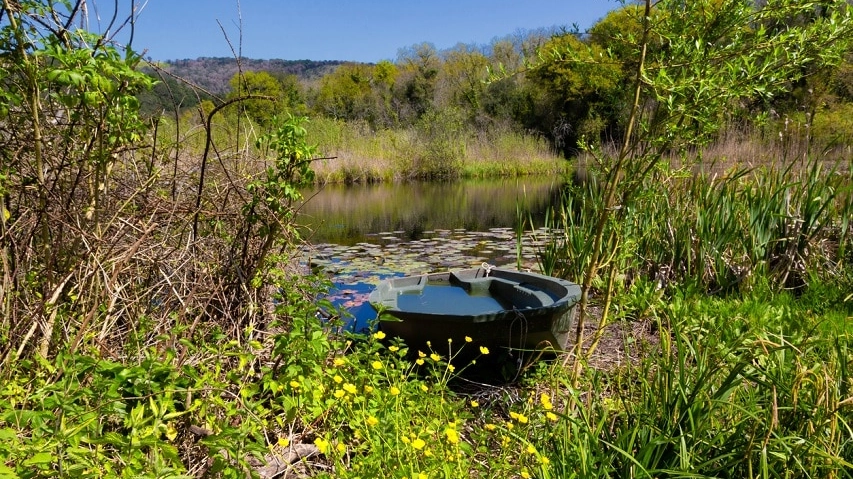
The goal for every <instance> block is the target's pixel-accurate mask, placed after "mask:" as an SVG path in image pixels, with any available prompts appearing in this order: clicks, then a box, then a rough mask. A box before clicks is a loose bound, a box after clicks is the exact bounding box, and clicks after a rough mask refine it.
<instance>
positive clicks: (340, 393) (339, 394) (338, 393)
mask: <svg viewBox="0 0 853 479" xmlns="http://www.w3.org/2000/svg"><path fill="white" fill-rule="evenodd" d="M344 394H346V393H345V392H344V390H343V389H338V390H336V391H335V397H336V398H338V399H340V398H342V397H344Z"/></svg>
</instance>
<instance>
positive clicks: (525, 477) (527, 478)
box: [521, 471, 530, 479]
mask: <svg viewBox="0 0 853 479" xmlns="http://www.w3.org/2000/svg"><path fill="white" fill-rule="evenodd" d="M521 477H523V478H524V479H530V473H529V472H527V471H521Z"/></svg>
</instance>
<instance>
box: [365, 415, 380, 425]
mask: <svg viewBox="0 0 853 479" xmlns="http://www.w3.org/2000/svg"><path fill="white" fill-rule="evenodd" d="M365 422H367V425H368V426H375V425H377V424H379V419H376V417H374V416H367V421H365Z"/></svg>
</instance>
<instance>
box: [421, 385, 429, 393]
mask: <svg viewBox="0 0 853 479" xmlns="http://www.w3.org/2000/svg"><path fill="white" fill-rule="evenodd" d="M421 391H423V392H427V391H429V388H428V387H427V385H426V384H421Z"/></svg>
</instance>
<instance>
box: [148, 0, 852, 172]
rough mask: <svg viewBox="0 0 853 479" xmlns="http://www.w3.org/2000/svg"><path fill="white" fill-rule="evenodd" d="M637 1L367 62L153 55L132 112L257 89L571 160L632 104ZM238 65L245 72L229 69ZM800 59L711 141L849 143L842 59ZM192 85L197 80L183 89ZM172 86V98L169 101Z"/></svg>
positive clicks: (609, 130) (280, 101) (394, 124)
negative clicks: (602, 12) (526, 138)
mask: <svg viewBox="0 0 853 479" xmlns="http://www.w3.org/2000/svg"><path fill="white" fill-rule="evenodd" d="M639 8H640V7H639V6H632V5H628V6H625V7H622V8H619V9H615V10H614V11H612V12H611V13H610V14H608V15H607V16H606V17H605V18H603V19H601V20H600V21H599V22H598V23H596V24H595V25H594V26H593V27H592V28H591V29H590V30H589V31H585V32H578V31H570V30H567V29H562V30H560V29H554V28H552V29H540V30H535V31H520V32H516V33H515V34H513V35H508V36H506V37H503V38H496V39H494V40H493V41H492V42H491V43H490V44H488V45H471V44H462V43H460V44H458V45H457V46H455V47H454V48H451V49H448V50H441V51H439V50H437V49H436V48H435V47H434V46H433V45H432V44H430V43H421V44H416V45H411V46H407V47H401V48H400V50H399V54H398V58H397V59H396V60H395V61H393V62H392V61H382V62H379V63H377V64H359V63H341V62H311V61H281V60H264V61H262V60H251V59H234V58H231V59H228V58H218V59H213V58H201V59H196V60H178V61H169V62H165V63H160V65H161V66H162V68H163V70H164V71H166V72H169V73H170V75H168V76H167V75H163V74H160V75H157V74H155V72H153V71H152V70H150V69H148V70H146V71H149V72H150V74H152V75H153V76H154V77H155V79H157V80H159V81H160V82H161V83H159V84H158V85H157V86H155V88H154V89H153V90H152V91H151V92H149V93H145V94H143V96H142V104H143V111H147V112H150V113H157V114H160V113H162V112H164V111H166V112H168V111H171V110H173V109H174V108H175V107H176V105H177V106H179V107H180V108H181V109H182V110H186V109H189V108H194V107H196V105H198V104H199V103H200V102H203V101H208V102H211V103H210V106H209V107H206V108H204V107H203V108H202V109H203V110H205V109H206V111H210V109H211V108H212V107H213V106H215V105H216V104H219V103H222V102H224V101H226V100H228V99H233V98H238V97H240V96H245V95H262V96H264V97H268V98H269V99H268V100H263V101H248V102H244V103H243V104H242V107H241V108H242V111H243V113H244V114H245V115H246V116H247V117H248V118H250V119H252V120H253V121H255V122H258V123H263V122H266V121H268V120H269V119H270V118H271V117H272V116H273V115H275V114H282V113H285V112H289V113H291V114H294V115H308V116H311V117H313V118H325V119H332V120H337V121H340V122H344V123H346V124H348V125H358V126H357V127H353V128H357V129H359V131H361V132H362V133H363V134H367V135H370V134H376V133H377V132H382V131H388V130H398V131H399V130H405V129H411V128H414V127H416V126H417V125H418V122H419V121H420V120H421V119H423V118H424V117H428V119H429V121H430V122H432V123H436V124H439V125H441V124H454V125H455V124H459V125H460V126H463V130H464V131H465V135H466V136H469V137H476V136H478V135H480V136H482V135H484V134H486V132H489V131H502V132H515V133H519V134H525V135H532V136H535V137H540V138H543V139H546V140H547V142H548V143H549V145H550V146H551V148H553V149H554V151H555V152H557V153H559V154H560V155H561V156H563V157H565V158H567V159H571V158H574V157H576V156H578V154H579V153H580V149H579V147H578V145H579V140H581V139H584V140H585V141H587V142H592V143H604V144H606V143H608V142H613V141H614V140H616V139H618V138H620V137H621V136H622V134H623V130H622V128H624V125H625V120H626V117H627V115H628V112H629V109H630V104H631V98H630V95H631V89H630V88H629V82H630V78H631V73H632V64H631V62H632V61H634V60H632V59H635V58H636V57H637V55H638V51H637V48H638V46H637V42H636V40H637V38H638V36H639V34H640V28H641V25H640V20H641V15H640V14H639V10H638V9H639ZM815 15H817V13H815ZM787 21H788V22H791V23H797V22H800V23H801V22H806V21H809V19H808V18H805V17H802V16H801V17H798V18H794V19H789V20H787ZM788 26H789V25H785V24H780V25H775V26H774V27H773V28H777V29H784V28H788ZM706 27H707V28H714V25H707V26H706ZM665 43H666V42H665V40H664V39H658V40H657V41H656V42H654V43H652V44H650V45H649V48H650V49H651V51H650V52H648V53H647V54H648V55H666V50H667V45H666V44H665ZM555 52H556V53H555ZM339 63H340V64H339ZM238 65H240V66H239V68H241V69H242V70H241V71H242V72H244V74H242V75H238V72H237V71H238ZM807 68H808V70H807V71H802V72H799V74H798V75H797V78H796V79H791V78H784V79H780V80H779V81H780V82H783V83H785V88H783V89H780V90H779V91H776V92H774V94H773V95H768V94H765V92H761V91H755V92H752V94H751V95H748V96H745V97H741V98H738V99H737V101H736V102H733V103H732V104H729V105H726V108H725V109H724V111H720V112H718V114H719V118H718V121H719V122H721V123H722V124H724V125H725V128H721V129H720V131H719V133H718V137H717V138H716V140H715V141H718V142H719V143H727V142H728V143H732V142H741V141H742V142H747V143H749V142H755V143H758V144H762V143H765V144H766V143H773V142H774V141H775V140H776V136H777V135H778V132H779V131H780V130H787V131H791V130H792V129H794V128H798V129H801V130H803V131H805V129H806V128H808V129H809V136H810V138H811V140H812V141H816V142H817V143H816V145H815V146H814V147H815V148H817V149H818V150H822V149H828V150H833V149H836V148H843V146H844V145H847V144H849V143H850V140H851V138H850V134H851V133H850V132H851V131H853V124H851V120H850V118H851V115H850V114H849V113H851V112H853V65H851V57H850V56H849V55H848V56H846V57H845V58H844V59H843V60H842V61H841V62H840V63H837V64H835V63H833V64H832V65H825V64H812V65H810V66H808V67H807ZM172 75H173V76H172ZM178 79H183V80H186V82H185V83H182V82H180V81H178ZM166 85H169V87H170V88H169V91H168V94H167V91H166V89H165V86H166ZM192 85H197V86H199V87H201V88H200V89H198V90H197V91H195V92H192V91H191V89H190V86H192ZM174 96H177V97H180V99H181V101H179V102H175V98H174ZM273 100H274V101H273ZM365 128H366V129H365ZM798 136H804V135H798ZM730 146H734V147H736V145H730ZM723 149H724V148H723Z"/></svg>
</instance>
